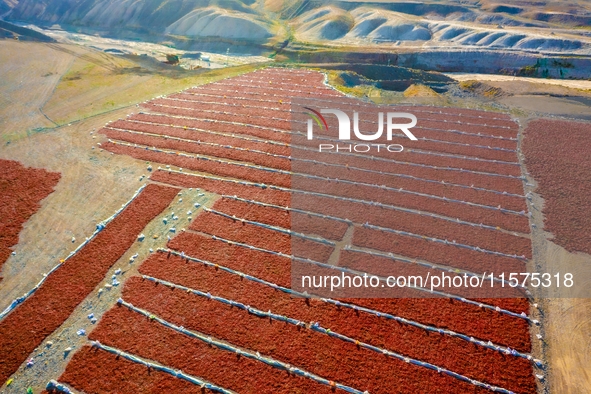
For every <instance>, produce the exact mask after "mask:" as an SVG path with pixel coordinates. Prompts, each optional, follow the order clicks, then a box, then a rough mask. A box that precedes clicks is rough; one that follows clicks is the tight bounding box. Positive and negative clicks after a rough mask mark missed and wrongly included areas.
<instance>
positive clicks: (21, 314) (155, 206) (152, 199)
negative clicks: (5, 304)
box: [0, 185, 178, 382]
mask: <svg viewBox="0 0 591 394" xmlns="http://www.w3.org/2000/svg"><path fill="white" fill-rule="evenodd" d="M177 193H178V190H177V189H175V188H172V187H166V186H158V185H148V186H147V187H146V188H145V189H144V190H143V191H142V192H141V193H140V194H139V195H138V196H137V197H136V198H135V199H134V200H133V202H132V203H131V204H130V205H128V206H127V207H126V208H125V210H123V212H121V214H119V215H118V216H117V217H116V218H115V219H113V221H111V222H110V223H109V224H108V225H107V226H106V228H105V229H104V230H102V231H101V232H99V233H98V234H97V236H96V237H94V238H93V239H92V240H91V241H90V242H89V243H88V244H87V245H86V246H84V247H83V248H82V249H81V250H80V251H79V252H78V253H76V254H75V255H74V256H72V257H71V258H70V259H68V260H66V262H65V263H64V264H63V265H62V266H61V267H60V268H58V269H57V270H56V271H54V272H53V273H52V274H51V275H50V276H49V277H48V278H47V280H46V281H45V282H44V283H43V285H42V286H41V287H40V288H39V289H38V290H37V291H36V292H35V293H33V295H32V296H31V297H29V298H28V299H27V300H26V301H25V302H24V303H23V304H21V305H19V306H18V307H17V308H16V309H15V310H14V311H13V312H11V313H10V314H9V315H8V316H6V317H5V318H4V319H3V320H2V321H0V381H2V382H4V381H6V380H7V379H8V378H9V377H10V375H12V374H13V373H14V372H15V371H16V370H17V369H18V367H19V366H20V365H21V364H22V363H23V362H24V361H25V360H26V358H27V356H28V355H29V354H30V353H31V352H32V351H33V350H34V349H35V348H36V347H37V346H39V344H40V343H41V342H42V341H43V340H44V339H45V338H46V337H47V336H48V335H49V334H51V333H52V332H53V331H55V330H56V329H57V328H58V327H59V326H60V325H61V324H62V323H63V322H64V321H65V320H66V319H67V318H68V316H69V315H70V314H71V313H72V312H73V311H74V309H75V308H76V306H78V304H80V302H82V301H83V300H84V298H86V296H87V295H88V294H89V293H90V292H91V291H92V290H93V289H94V288H95V287H96V285H98V284H99V283H100V281H102V280H103V279H104V277H105V274H106V273H107V271H108V269H109V268H110V267H111V266H112V265H113V264H114V263H115V262H116V261H117V260H118V259H119V258H120V257H121V256H122V255H123V254H124V253H125V251H127V249H128V248H129V247H130V246H131V245H132V244H133V242H134V241H135V240H136V238H137V236H138V234H139V233H140V232H141V230H142V229H143V228H144V227H145V226H146V225H147V224H148V223H149V222H150V221H151V220H152V219H153V218H154V217H156V216H157V215H158V214H160V212H162V211H163V210H164V208H166V207H167V206H168V205H169V204H170V202H171V201H172V199H173V198H174V197H175V196H176V195H177Z"/></svg>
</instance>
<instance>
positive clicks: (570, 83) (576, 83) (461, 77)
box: [445, 73, 591, 89]
mask: <svg viewBox="0 0 591 394" xmlns="http://www.w3.org/2000/svg"><path fill="white" fill-rule="evenodd" d="M445 75H447V76H448V77H450V78H453V79H455V80H456V81H470V80H476V81H495V82H503V81H509V82H513V83H517V82H519V83H520V84H521V83H522V82H530V83H535V84H544V85H558V86H564V87H567V88H573V89H591V81H581V80H569V79H550V78H527V77H512V76H510V75H494V74H465V73H445Z"/></svg>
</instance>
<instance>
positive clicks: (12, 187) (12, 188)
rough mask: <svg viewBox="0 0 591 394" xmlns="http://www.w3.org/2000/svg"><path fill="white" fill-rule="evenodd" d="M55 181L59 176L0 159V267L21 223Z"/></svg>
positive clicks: (37, 206)
mask: <svg viewBox="0 0 591 394" xmlns="http://www.w3.org/2000/svg"><path fill="white" fill-rule="evenodd" d="M59 180H60V174H59V173H56V172H49V171H45V170H43V169H39V168H27V167H25V166H23V165H22V164H20V163H19V162H16V161H10V160H2V159H0V268H1V267H2V264H4V262H5V261H6V260H7V259H8V257H9V256H10V253H11V248H12V247H13V246H15V245H16V244H18V235H19V233H20V231H21V229H22V228H23V225H24V224H25V222H26V221H27V220H29V218H30V217H31V216H32V215H33V214H34V213H35V212H37V210H38V209H39V208H40V207H41V201H42V200H43V199H44V198H45V197H47V196H48V195H49V194H51V193H52V192H53V190H54V188H55V186H56V185H57V183H58V182H59ZM1 279H2V278H1V277H0V280H1Z"/></svg>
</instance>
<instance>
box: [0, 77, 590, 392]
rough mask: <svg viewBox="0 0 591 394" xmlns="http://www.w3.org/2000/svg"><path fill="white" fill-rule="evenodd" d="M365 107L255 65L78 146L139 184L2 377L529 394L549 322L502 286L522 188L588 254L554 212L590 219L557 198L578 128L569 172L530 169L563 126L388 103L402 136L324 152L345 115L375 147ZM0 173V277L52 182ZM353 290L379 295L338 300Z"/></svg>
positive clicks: (64, 277) (10, 324) (19, 330)
mask: <svg viewBox="0 0 591 394" xmlns="http://www.w3.org/2000/svg"><path fill="white" fill-rule="evenodd" d="M370 105H371V104H369V103H368V102H367V100H365V101H364V100H359V99H354V98H352V97H349V96H346V95H345V94H343V93H341V92H340V91H338V90H335V89H334V88H332V87H331V86H330V85H328V84H327V83H326V81H325V74H324V73H322V72H319V71H312V70H308V69H303V68H273V67H269V68H261V69H259V70H257V71H253V72H249V73H246V74H242V75H239V76H236V77H232V78H226V79H221V80H219V81H217V82H211V83H208V84H204V85H200V86H196V87H193V88H189V89H187V90H184V91H182V92H179V93H174V94H170V95H167V96H160V97H158V98H154V99H152V100H149V101H146V102H144V103H141V104H139V105H138V106H137V107H135V109H134V111H133V112H130V113H129V114H128V115H127V116H126V117H125V118H122V119H118V120H114V119H109V118H108V117H107V118H106V119H105V121H106V124H104V126H103V127H102V128H100V129H99V130H93V134H92V135H93V136H96V137H97V138H98V139H94V137H93V139H94V141H93V146H92V149H93V150H94V151H95V152H98V153H97V154H100V155H104V156H105V157H109V158H110V160H125V162H133V163H139V164H140V165H141V166H142V167H143V168H145V174H144V175H142V176H141V178H140V181H141V182H143V186H141V187H140V188H139V189H136V190H137V191H136V193H135V194H134V195H133V196H131V197H130V198H129V199H128V200H127V202H125V203H124V204H123V205H122V206H121V207H120V208H119V209H118V210H115V211H113V212H111V213H112V216H110V217H108V218H102V219H101V220H100V221H99V220H98V219H97V218H92V220H95V221H96V222H97V224H96V225H95V228H94V232H92V233H90V234H88V236H87V237H86V238H85V240H84V241H83V242H82V243H80V244H79V246H78V247H77V248H76V249H74V250H73V251H71V252H70V253H69V254H67V255H64V256H61V257H60V258H58V259H56V265H55V267H54V268H53V269H52V270H51V271H49V272H47V273H46V274H45V275H44V276H43V277H42V278H41V281H40V282H39V283H38V284H37V286H35V288H33V289H32V290H31V291H29V292H28V293H27V294H25V295H23V296H22V297H20V298H18V299H16V300H14V301H13V302H12V303H10V305H9V307H8V308H7V309H6V310H5V311H4V312H2V313H1V314H0V382H2V383H3V382H6V383H5V385H6V387H10V386H11V385H12V384H14V383H13V382H15V379H18V378H19V376H20V374H26V373H28V372H27V371H31V372H30V373H38V374H40V375H43V376H51V379H50V380H49V379H48V382H47V385H46V388H45V393H80V394H91V393H269V394H275V393H353V394H366V393H370V394H389V393H417V394H421V393H424V394H431V393H442V394H443V393H482V394H486V393H505V394H509V393H516V394H528V393H538V392H540V393H541V392H544V391H543V390H544V387H545V386H544V384H545V379H546V378H545V377H546V374H547V364H546V360H545V356H544V349H543V344H542V343H541V339H542V338H543V335H544V321H543V316H542V314H541V312H540V310H539V305H538V303H537V301H536V293H535V291H532V289H531V288H530V287H529V286H528V284H526V283H525V282H523V283H522V282H521V281H518V282H517V285H514V283H513V282H512V280H513V279H510V278H512V275H514V273H523V272H528V270H531V267H533V266H534V265H535V263H536V261H537V260H536V258H537V257H536V256H537V254H536V247H535V244H534V241H533V239H534V235H535V234H538V233H537V232H538V231H541V230H542V228H544V224H543V222H542V224H540V223H539V222H537V223H538V224H537V225H536V220H538V219H539V217H540V216H536V215H541V212H540V209H539V208H540V207H539V206H537V204H538V202H537V201H534V200H532V197H531V196H532V191H533V190H534V189H533V187H534V185H533V184H531V182H533V181H534V180H535V181H536V182H538V183H539V184H538V185H537V186H538V187H539V188H540V189H539V190H536V192H539V193H540V195H541V196H542V198H544V199H545V201H546V203H545V205H544V208H543V213H544V215H545V218H546V219H547V222H546V224H545V225H546V227H545V229H546V230H547V231H550V232H552V233H554V234H555V236H556V242H557V243H558V244H559V245H562V246H564V247H565V248H566V249H568V250H571V251H574V250H576V251H583V252H587V253H588V252H589V248H588V244H589V242H586V241H585V240H587V239H588V238H589V237H588V233H589V226H588V224H589V223H588V222H589V220H588V219H589V215H588V214H587V215H577V214H576V213H575V211H574V210H568V211H569V212H570V216H567V217H566V219H565V216H562V210H565V209H567V207H568V206H570V205H576V204H587V203H586V200H585V198H584V196H583V194H581V193H583V192H582V190H586V189H584V188H582V189H580V190H577V188H576V187H573V186H572V185H574V184H575V183H585V184H586V185H587V186H588V184H589V181H590V180H589V179H587V178H588V177H587V178H585V174H587V175H588V173H589V171H588V162H587V161H588V160H587V161H585V152H587V151H585V148H584V147H585V146H588V140H586V139H585V138H586V137H588V134H589V132H590V131H589V125H588V124H583V123H581V124H579V125H578V126H576V131H575V132H576V137H577V138H579V139H580V141H579V142H578V143H577V144H578V149H579V151H578V154H579V156H580V159H581V160H580V163H581V164H580V167H577V168H572V167H569V163H570V162H569V161H568V155H569V154H570V153H568V152H569V151H568V148H567V147H564V148H563V149H562V150H561V155H559V156H558V157H557V158H555V160H552V161H548V160H546V159H544V157H547V156H548V155H550V152H551V151H552V150H553V148H552V146H550V142H549V141H550V140H551V139H552V138H553V137H554V135H553V134H552V133H553V131H554V130H556V129H561V128H569V127H574V126H572V125H571V124H570V123H568V122H564V123H563V124H557V123H553V122H551V121H546V120H544V121H532V122H530V123H529V125H528V126H527V131H526V132H525V141H524V133H523V130H522V125H521V124H520V123H519V122H517V121H516V120H515V119H514V118H513V117H512V116H511V115H508V114H506V113H502V112H489V111H483V110H476V109H461V108H450V107H435V106H420V105H416V106H408V105H407V106H392V107H386V106H382V107H378V109H379V111H382V112H380V122H382V120H383V112H384V111H389V112H395V114H394V117H398V118H400V117H405V116H408V114H412V115H413V116H414V117H415V118H416V125H413V126H412V129H410V131H412V134H413V135H414V136H415V137H416V138H414V139H413V138H407V137H408V134H407V135H405V134H403V133H401V132H400V131H404V127H403V126H404V125H402V126H400V127H399V128H398V129H396V128H395V127H394V135H393V136H389V138H388V139H387V140H385V139H381V140H379V142H380V143H384V144H385V145H378V144H374V145H372V144H370V143H368V142H363V141H362V142H363V144H361V145H355V144H348V145H347V144H345V140H344V139H343V138H342V137H343V135H346V134H343V135H341V134H339V138H337V130H339V133H340V132H341V131H342V130H341V129H340V127H341V126H342V124H341V123H337V122H336V120H337V117H335V116H334V115H335V114H336V115H338V116H342V115H343V114H345V113H350V114H353V112H355V120H354V124H355V123H356V122H357V124H356V125H355V128H354V131H355V135H357V136H361V137H360V138H362V137H364V138H365V140H366V141H367V140H368V137H367V135H365V136H363V135H362V134H361V133H360V132H359V131H358V130H357V127H358V125H361V126H362V127H361V128H363V129H364V130H367V129H371V130H375V128H376V123H378V124H379V127H380V131H379V133H381V130H382V127H383V126H384V124H382V123H380V122H375V120H376V119H374V117H373V115H370V116H368V115H367V112H364V110H365V109H366V108H369V107H370ZM319 108H322V111H321V110H320V109H319ZM327 108H339V110H338V111H337V110H330V109H327ZM316 109H318V111H316ZM330 111H333V112H330ZM368 111H369V110H368ZM389 112H388V113H389ZM376 114H377V113H376ZM358 116H359V119H358V118H357V117H358ZM376 116H377V115H376ZM387 116H388V119H387V122H388V123H387V125H386V126H387V127H388V132H389V133H390V134H391V133H392V127H391V126H392V117H391V116H390V115H387ZM338 120H339V122H340V120H341V118H338ZM306 126H307V127H308V133H307V134H306ZM394 126H396V125H394ZM312 131H313V133H312ZM312 134H313V136H312ZM350 134H351V133H350V130H349V135H350ZM390 137H391V138H390ZM362 139H363V138H362ZM584 141H585V142H584ZM319 144H320V145H319ZM389 144H390V145H389ZM585 144H586V145H585ZM379 146H381V147H382V148H381V150H380V149H377V150H376V151H375V152H373V151H372V153H371V154H365V153H366V152H367V151H369V150H372V149H375V148H376V147H379ZM393 146H400V147H402V149H399V150H398V151H392V150H391V147H393ZM366 147H367V148H366ZM386 147H387V148H386ZM364 149H367V151H366V150H364ZM573 149H574V147H573ZM587 156H588V155H587ZM0 169H1V170H2V174H0V187H1V188H2V190H3V195H2V204H1V205H0V229H6V230H2V234H0V263H2V262H3V261H4V260H6V259H7V258H8V257H9V251H10V248H11V247H12V246H14V245H16V244H17V243H18V233H19V231H20V229H21V227H22V226H23V223H25V222H26V221H27V220H28V218H29V216H31V215H32V214H34V212H35V211H36V209H37V207H38V206H39V204H40V201H41V200H42V199H43V198H44V197H45V196H47V195H48V194H49V193H51V192H52V190H53V188H54V187H55V186H56V184H57V182H58V180H59V174H55V173H49V172H43V173H38V171H43V170H34V169H26V168H24V167H23V168H21V166H20V164H18V163H17V164H13V163H11V162H5V161H3V160H0ZM119 171H121V172H124V171H125V169H124V168H123V167H122V168H121V169H119ZM530 172H531V173H530ZM560 172H563V173H568V174H569V175H568V180H569V182H570V185H571V186H569V187H565V186H564V185H563V184H562V183H560V182H562V180H563V179H565V178H564V177H561V176H560V175H558V173H560ZM532 177H533V178H532ZM5 178H6V179H9V180H5ZM5 184H6V185H8V186H5ZM587 186H586V187H587ZM4 190H6V191H4ZM23 190H26V191H27V193H23ZM586 194H588V193H586ZM15 196H21V197H19V198H17V197H15ZM12 202H15V204H16V202H18V204H17V205H14V204H13V205H11V203H12ZM587 205H588V204H587ZM587 213H588V212H587ZM565 220H566V221H565ZM88 221H89V222H90V221H91V219H90V218H89V219H88ZM573 222H576V224H577V225H576V226H573V225H572V223H573ZM540 226H541V227H542V228H540ZM48 231H51V229H48ZM581 234H585V236H584V237H583V236H581ZM73 242H74V240H73ZM362 274H366V277H367V276H368V275H369V276H371V277H372V278H375V279H376V283H377V284H374V282H370V283H371V284H370V285H367V283H366V284H365V285H364V286H356V285H354V286H349V287H351V288H350V289H348V288H346V286H344V283H346V280H345V279H346V277H349V279H350V278H351V277H355V276H357V277H359V278H361V276H362ZM391 275H396V277H397V279H396V278H395V279H394V282H393V283H394V285H391V284H392V282H390V276H391ZM387 277H388V279H387ZM335 278H336V279H335ZM411 278H414V279H413V280H415V282H413V285H410V282H409V283H408V285H407V282H406V281H407V280H408V281H410V280H411ZM417 278H421V281H420V282H416V280H417ZM445 278H448V279H449V283H450V284H451V283H454V285H455V283H456V280H459V281H460V283H462V284H463V285H460V286H457V285H456V289H454V288H453V286H451V285H450V286H449V287H445V286H444V284H445ZM307 279H308V282H306V280H307ZM317 279H318V281H319V282H320V283H321V284H320V285H318V284H316V283H317V282H316V280H317ZM337 279H338V285H335V283H336V280H337ZM402 279H404V281H405V284H404V285H403V284H401V280H402ZM423 279H425V280H424V281H423ZM532 279H533V278H532ZM561 280H562V279H561ZM323 281H324V282H323ZM306 283H308V287H306ZM349 283H351V280H350V281H349ZM353 283H355V282H354V281H353ZM435 283H437V285H434V284H435ZM472 283H476V284H477V285H476V286H473V285H472ZM561 283H563V282H561ZM386 284H387V286H386ZM467 284H470V285H471V286H472V287H475V288H476V289H475V290H474V291H471V290H470V289H469V286H468V285H467ZM487 286H488V288H490V287H494V286H499V287H502V288H503V290H502V291H501V290H499V292H497V293H495V292H493V291H488V290H487ZM335 287H336V289H335ZM63 338H69V339H68V341H69V342H68V341H66V340H64V339H63ZM53 362H55V363H58V365H60V367H59V368H57V369H51V367H50V364H51V363H53ZM35 371H37V372H35Z"/></svg>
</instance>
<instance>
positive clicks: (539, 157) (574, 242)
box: [523, 120, 591, 254]
mask: <svg viewBox="0 0 591 394" xmlns="http://www.w3.org/2000/svg"><path fill="white" fill-rule="evenodd" d="M589 152H591V124H589V123H577V122H565V121H554V120H535V121H532V122H530V123H529V124H528V126H527V129H526V131H525V139H524V142H523V153H524V154H525V157H526V167H527V169H528V171H529V172H530V173H531V175H532V176H533V177H534V179H535V180H536V181H537V182H538V188H537V192H538V193H539V194H540V195H541V196H542V198H543V199H544V210H543V213H544V218H545V219H544V226H545V227H546V229H547V230H548V231H550V232H551V233H552V234H554V239H553V242H555V243H557V244H558V245H560V246H563V247H564V248H565V249H567V250H568V251H571V252H574V251H580V252H585V253H589V254H591V198H589V196H590V195H591V155H590V154H589Z"/></svg>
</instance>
